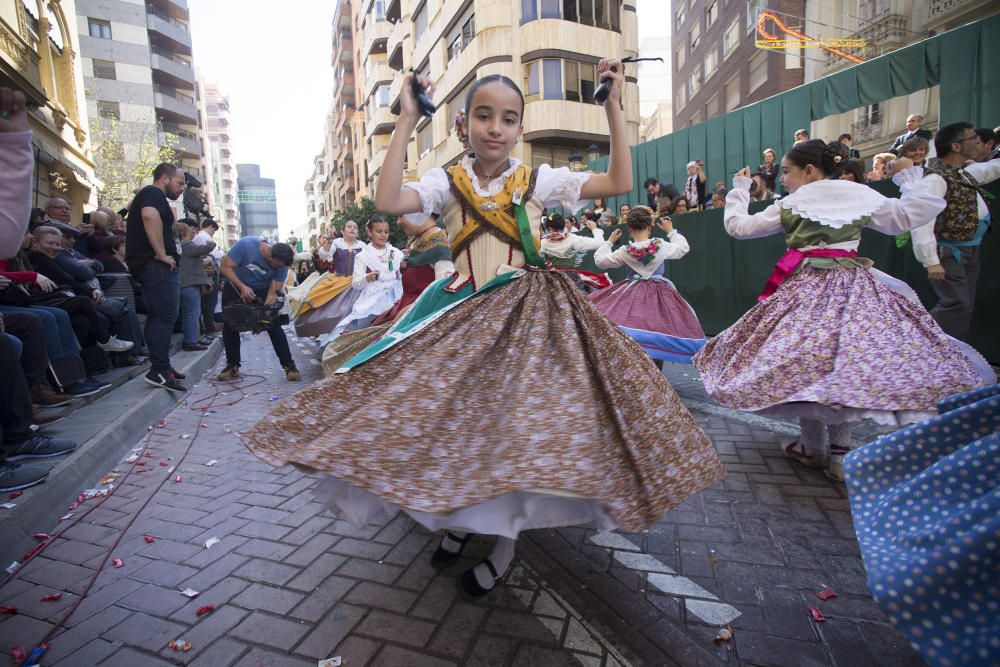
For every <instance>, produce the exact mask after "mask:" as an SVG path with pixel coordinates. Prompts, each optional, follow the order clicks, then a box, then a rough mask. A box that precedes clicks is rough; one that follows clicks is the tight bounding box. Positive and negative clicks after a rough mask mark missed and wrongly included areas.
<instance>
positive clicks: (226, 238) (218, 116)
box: [198, 81, 240, 247]
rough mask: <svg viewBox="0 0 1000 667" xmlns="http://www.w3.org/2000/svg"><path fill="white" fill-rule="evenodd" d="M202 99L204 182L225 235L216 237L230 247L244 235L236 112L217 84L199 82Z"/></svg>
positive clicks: (222, 233)
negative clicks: (234, 126) (232, 124)
mask: <svg viewBox="0 0 1000 667" xmlns="http://www.w3.org/2000/svg"><path fill="white" fill-rule="evenodd" d="M198 101H199V105H200V106H199V110H200V112H201V118H202V137H203V139H202V143H203V152H204V155H205V160H204V165H205V179H204V183H205V186H206V188H207V189H210V192H211V195H210V197H211V198H210V201H209V204H210V207H211V211H212V215H213V217H214V218H215V220H216V222H218V223H219V236H221V237H222V238H221V239H219V238H217V239H216V240H217V242H221V243H222V244H223V245H224V246H225V247H229V246H230V245H232V244H233V243H235V242H236V241H238V240H239V238H240V209H239V202H238V200H237V173H236V160H235V158H234V157H233V150H232V138H231V137H230V134H229V131H230V130H229V128H230V118H231V113H232V112H231V109H230V105H229V97H228V96H227V95H225V94H224V93H223V92H222V90H221V89H220V88H219V86H218V85H217V84H214V83H208V82H201V81H199V85H198Z"/></svg>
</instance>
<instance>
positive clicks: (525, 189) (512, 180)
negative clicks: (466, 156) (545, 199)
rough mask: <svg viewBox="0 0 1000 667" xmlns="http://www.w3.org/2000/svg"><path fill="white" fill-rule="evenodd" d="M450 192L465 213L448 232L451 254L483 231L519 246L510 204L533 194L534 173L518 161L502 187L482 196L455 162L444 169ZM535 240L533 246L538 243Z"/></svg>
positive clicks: (517, 232)
mask: <svg viewBox="0 0 1000 667" xmlns="http://www.w3.org/2000/svg"><path fill="white" fill-rule="evenodd" d="M446 173H447V174H448V182H449V184H450V185H451V192H452V194H453V195H454V196H455V199H456V200H457V201H459V202H461V203H462V208H463V211H464V212H465V214H466V220H465V223H464V224H463V225H462V228H461V229H460V230H459V231H458V233H457V234H454V235H451V238H450V241H451V254H452V256H453V257H457V256H458V255H459V254H460V253H461V252H462V251H463V250H464V249H465V247H466V246H468V245H469V243H471V242H472V240H473V239H474V238H476V237H477V236H479V235H480V234H481V233H483V232H489V233H490V234H492V235H494V236H496V237H497V238H499V239H501V240H502V241H504V242H505V243H507V244H509V245H512V246H515V247H517V248H520V247H521V235H520V232H519V231H518V228H517V218H516V217H515V213H514V204H515V203H521V202H522V201H527V200H528V199H530V198H531V196H532V195H533V194H534V190H535V179H536V178H537V173H536V171H535V170H533V169H530V168H529V167H528V166H527V165H525V164H521V165H519V166H518V167H517V169H515V170H514V173H512V174H511V175H510V176H509V177H508V178H507V180H506V181H505V182H504V185H503V189H502V190H501V191H500V192H498V193H497V194H496V195H494V196H493V197H483V196H481V195H480V194H479V193H477V192H476V188H475V187H474V186H473V183H472V179H471V178H469V175H468V174H467V173H466V171H465V169H463V168H462V165H461V164H456V165H453V166H451V167H449V168H448V169H447V170H446ZM539 245H540V244H539V241H538V240H537V239H536V240H535V248H536V249H537V248H538V247H539Z"/></svg>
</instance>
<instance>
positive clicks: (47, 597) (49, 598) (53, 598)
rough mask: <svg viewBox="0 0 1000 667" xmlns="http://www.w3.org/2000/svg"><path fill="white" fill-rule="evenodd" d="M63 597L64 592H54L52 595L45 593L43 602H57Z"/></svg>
mask: <svg viewBox="0 0 1000 667" xmlns="http://www.w3.org/2000/svg"><path fill="white" fill-rule="evenodd" d="M61 597H62V593H53V594H52V595H43V596H42V602H55V601H56V600H58V599H59V598H61Z"/></svg>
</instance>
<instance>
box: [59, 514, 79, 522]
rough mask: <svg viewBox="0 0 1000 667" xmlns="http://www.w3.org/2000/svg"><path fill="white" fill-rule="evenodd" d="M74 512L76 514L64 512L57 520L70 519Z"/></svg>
mask: <svg viewBox="0 0 1000 667" xmlns="http://www.w3.org/2000/svg"><path fill="white" fill-rule="evenodd" d="M75 514H76V513H75V512H68V513H66V514H63V515H62V516H61V517H59V520H60V521H66V520H68V519H72V518H73V516H74V515H75Z"/></svg>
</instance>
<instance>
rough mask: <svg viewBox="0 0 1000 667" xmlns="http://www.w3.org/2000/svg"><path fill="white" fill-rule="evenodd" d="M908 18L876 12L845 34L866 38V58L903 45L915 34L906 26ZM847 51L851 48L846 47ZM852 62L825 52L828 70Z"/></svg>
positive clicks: (849, 36) (842, 67)
mask: <svg viewBox="0 0 1000 667" xmlns="http://www.w3.org/2000/svg"><path fill="white" fill-rule="evenodd" d="M907 23H908V20H907V18H906V17H905V16H903V15H902V14H890V13H889V12H888V11H885V12H882V13H880V14H877V15H876V16H874V17H873V18H872V19H870V20H866V21H865V24H864V27H862V28H860V29H859V30H858V31H857V32H854V33H851V34H850V35H847V37H848V38H850V39H865V40H868V46H867V47H865V53H864V57H865V58H866V59H868V60H870V59H871V58H875V57H878V56H881V55H883V54H885V53H889V52H890V51H895V50H896V49H898V48H900V47H902V46H905V45H906V44H907V43H909V42H910V41H913V38H914V37H916V35H911V33H910V31H909V29H908V28H907ZM848 50H849V51H850V50H851V49H848ZM851 65H852V63H851V62H850V61H848V60H846V59H844V58H842V57H840V56H838V55H836V54H833V53H827V54H826V70H827V71H828V72H830V71H834V70H838V69H845V68H847V67H850V66H851Z"/></svg>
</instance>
